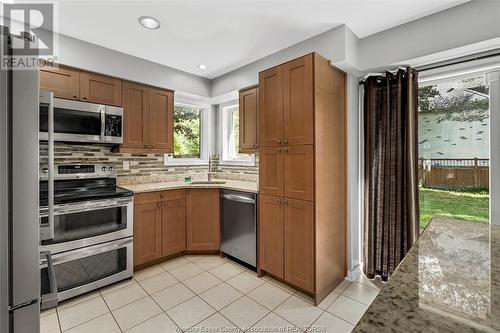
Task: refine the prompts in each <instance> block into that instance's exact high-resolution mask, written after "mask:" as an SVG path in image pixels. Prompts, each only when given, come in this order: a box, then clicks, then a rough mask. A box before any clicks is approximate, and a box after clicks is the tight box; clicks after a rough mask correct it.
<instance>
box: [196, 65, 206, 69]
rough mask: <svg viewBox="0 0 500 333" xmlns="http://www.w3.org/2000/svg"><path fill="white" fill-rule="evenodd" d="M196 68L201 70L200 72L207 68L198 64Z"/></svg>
mask: <svg viewBox="0 0 500 333" xmlns="http://www.w3.org/2000/svg"><path fill="white" fill-rule="evenodd" d="M198 68H199V69H201V70H205V69H207V66H206V65H203V64H200V65H198Z"/></svg>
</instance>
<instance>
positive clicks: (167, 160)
mask: <svg viewBox="0 0 500 333" xmlns="http://www.w3.org/2000/svg"><path fill="white" fill-rule="evenodd" d="M163 165H165V166H190V165H208V159H202V158H171V157H168V155H166V154H165V155H164V158H163Z"/></svg>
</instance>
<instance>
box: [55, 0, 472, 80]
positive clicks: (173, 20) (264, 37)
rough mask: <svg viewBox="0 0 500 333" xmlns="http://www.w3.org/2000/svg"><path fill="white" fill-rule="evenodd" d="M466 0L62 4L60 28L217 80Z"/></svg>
mask: <svg viewBox="0 0 500 333" xmlns="http://www.w3.org/2000/svg"><path fill="white" fill-rule="evenodd" d="M466 1H468V0H392V1H388V0H363V1H362V0H351V1H346V0H344V1H340V0H329V1H326V0H324V1H272V2H270V1H227V0H226V1H209V0H202V1H200V0H198V1H191V0H184V1H61V2H60V3H59V31H60V32H61V33H63V34H66V35H69V36H72V37H75V38H78V39H82V40H85V41H88V42H91V43H94V44H98V45H101V46H105V47H108V48H111V49H114V50H117V51H121V52H124V53H127V54H131V55H134V56H137V57H140V58H144V59H147V60H150V61H154V62H157V63H160V64H163V65H167V66H170V67H174V68H177V69H180V70H183V71H186V72H190V73H193V74H196V75H200V76H203V77H206V78H210V79H211V78H214V77H217V76H220V75H222V74H225V73H227V72H230V71H232V70H234V69H236V68H239V67H241V66H244V65H246V64H248V63H250V62H253V61H255V60H258V59H260V58H262V57H265V56H267V55H270V54H272V53H274V52H277V51H279V50H281V49H283V48H286V47H288V46H291V45H293V44H295V43H298V42H300V41H303V40H305V39H307V38H310V37H312V36H314V35H317V34H319V33H321V32H324V31H327V30H329V29H332V28H334V27H336V26H338V25H340V24H343V23H345V24H347V26H348V27H350V29H351V30H352V31H353V32H354V33H355V34H356V35H357V36H358V37H360V38H363V37H366V36H369V35H371V34H374V33H377V32H380V31H383V30H385V29H388V28H391V27H394V26H397V25H400V24H403V23H406V22H409V21H412V20H415V19H418V18H421V17H424V16H426V15H429V14H432V13H435V12H438V11H441V10H444V9H447V8H449V7H453V6H455V5H458V4H461V3H464V2H466ZM142 15H150V16H154V17H156V18H157V19H159V20H160V22H161V28H160V29H159V30H154V31H153V30H147V29H144V28H143V27H141V26H140V25H139V24H138V22H137V18H138V17H139V16H142ZM199 64H205V65H206V66H207V69H206V70H204V71H202V70H200V69H199V68H198V65H199Z"/></svg>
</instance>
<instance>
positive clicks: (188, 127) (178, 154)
mask: <svg viewBox="0 0 500 333" xmlns="http://www.w3.org/2000/svg"><path fill="white" fill-rule="evenodd" d="M200 147H201V108H199V107H196V106H189V105H183V104H176V105H175V107H174V154H173V155H174V158H200V157H201V148H200Z"/></svg>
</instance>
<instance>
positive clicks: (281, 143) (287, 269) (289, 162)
mask: <svg viewBox="0 0 500 333" xmlns="http://www.w3.org/2000/svg"><path fill="white" fill-rule="evenodd" d="M345 83H346V77H345V73H344V72H342V71H340V70H338V69H336V68H334V67H333V66H331V64H330V62H329V61H328V60H326V59H325V58H323V57H322V56H321V55H319V54H317V53H312V54H308V55H305V56H303V57H301V58H298V59H294V60H291V61H289V62H287V63H284V64H282V65H279V66H276V67H273V68H270V69H268V70H265V71H263V72H260V73H259V159H260V166H259V274H266V273H267V274H271V275H273V276H275V277H277V278H279V279H282V280H284V281H285V282H287V283H289V284H291V285H294V286H296V287H298V288H300V289H302V290H303V291H305V292H307V293H309V294H311V295H312V296H314V298H315V301H316V303H317V304H319V303H320V302H321V301H322V300H323V299H324V298H325V297H326V296H327V295H328V294H329V293H330V292H331V291H332V290H333V289H335V287H336V286H337V285H338V284H339V283H340V282H342V280H343V279H344V277H345V275H346V269H347V268H346V223H347V222H346V219H347V214H346V209H347V208H346V204H347V188H346V186H347V183H346V178H347V177H346V172H347V165H346V148H347V145H346V143H347V140H346V114H345V110H346V104H345Z"/></svg>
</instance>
